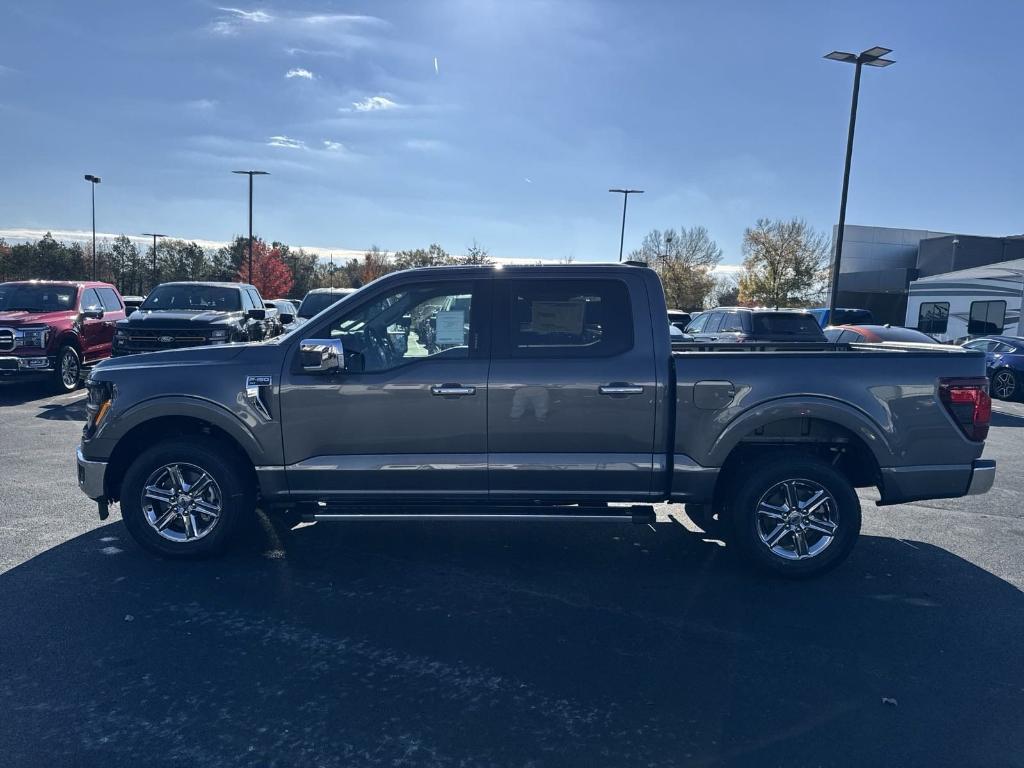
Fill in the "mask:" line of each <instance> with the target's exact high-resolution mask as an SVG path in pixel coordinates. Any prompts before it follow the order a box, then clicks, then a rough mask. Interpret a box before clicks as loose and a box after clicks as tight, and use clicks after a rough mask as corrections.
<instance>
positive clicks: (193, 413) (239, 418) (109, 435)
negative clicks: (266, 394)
mask: <svg viewBox="0 0 1024 768" xmlns="http://www.w3.org/2000/svg"><path fill="white" fill-rule="evenodd" d="M164 417H174V418H194V419H199V420H201V421H205V422H207V423H209V424H212V425H213V426H215V427H217V428H219V429H221V430H223V431H224V432H225V433H227V434H228V435H229V436H230V437H231V438H233V439H234V440H235V442H236V443H238V445H239V447H240V448H241V449H242V450H243V451H245V453H246V455H247V456H248V457H249V459H250V460H251V461H252V463H253V465H259V464H267V463H272V461H271V457H272V456H273V455H274V446H270V445H263V444H262V443H261V442H260V440H259V438H258V437H257V436H256V435H255V434H254V432H253V430H252V429H251V427H250V425H249V424H247V423H246V422H245V421H244V420H243V419H244V418H248V419H252V420H253V422H254V424H256V423H258V416H257V415H256V414H255V413H252V412H241V414H240V415H239V414H235V413H233V412H232V411H229V410H228V409H227V408H225V407H224V406H222V405H220V404H219V403H216V402H214V401H212V400H206V399H204V398H201V397H194V396H189V395H173V396H161V397H156V398H152V399H149V400H144V401H142V402H141V403H136V404H135V405H132V406H130V407H129V408H128V409H127V410H126V411H124V412H123V413H120V414H117V415H116V418H113V419H111V420H110V421H108V422H107V423H105V424H104V425H103V429H102V430H101V431H100V432H99V433H98V434H97V435H96V438H97V440H96V442H99V441H102V442H104V443H107V444H108V445H110V446H111V447H112V446H113V445H115V444H116V443H117V442H118V441H119V440H120V439H121V438H123V437H124V436H125V435H126V434H128V433H129V432H131V430H133V429H134V428H135V427H138V426H139V425H141V424H144V423H145V422H147V421H152V420H153V419H158V418H164Z"/></svg>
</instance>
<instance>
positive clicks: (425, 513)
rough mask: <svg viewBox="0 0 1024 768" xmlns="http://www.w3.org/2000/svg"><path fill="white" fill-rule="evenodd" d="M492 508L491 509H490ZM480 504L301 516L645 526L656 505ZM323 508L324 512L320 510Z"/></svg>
mask: <svg viewBox="0 0 1024 768" xmlns="http://www.w3.org/2000/svg"><path fill="white" fill-rule="evenodd" d="M488 509H492V511H488ZM601 509H602V510H603V511H600V512H598V511H597V508H595V507H539V508H538V507H495V508H488V507H477V508H475V509H474V510H473V511H464V512H463V511H459V512H456V511H451V512H438V511H435V510H434V509H432V508H429V507H428V508H427V509H424V510H422V511H419V512H417V511H412V510H408V508H405V509H404V510H403V511H400V512H399V511H395V512H381V511H380V508H376V509H374V508H368V509H367V508H364V509H357V508H349V509H347V510H346V511H345V512H334V511H328V509H326V508H324V507H320V508H315V507H314V510H316V511H310V512H304V513H303V514H302V515H301V517H302V519H303V520H304V521H307V522H319V521H324V522H329V521H346V520H348V521H352V520H373V521H381V520H402V521H410V520H477V521H486V520H509V521H517V522H518V521H524V522H528V521H531V520H536V521H550V522H568V521H575V522H579V523H601V522H610V523H636V524H639V525H645V524H647V523H653V522H654V520H655V515H654V507H652V506H650V505H649V504H645V505H634V506H628V507H602V508H601ZM320 510H323V511H320Z"/></svg>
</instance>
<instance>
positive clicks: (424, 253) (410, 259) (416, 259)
mask: <svg viewBox="0 0 1024 768" xmlns="http://www.w3.org/2000/svg"><path fill="white" fill-rule="evenodd" d="M451 263H453V259H452V256H451V254H449V253H448V251H446V250H445V249H444V248H442V247H441V246H440V245H438V244H437V243H431V244H430V245H429V246H428V247H426V248H416V249H414V250H411V251H409V250H407V251H397V252H396V253H395V267H397V268H398V269H412V268H413V267H438V266H442V265H444V264H451Z"/></svg>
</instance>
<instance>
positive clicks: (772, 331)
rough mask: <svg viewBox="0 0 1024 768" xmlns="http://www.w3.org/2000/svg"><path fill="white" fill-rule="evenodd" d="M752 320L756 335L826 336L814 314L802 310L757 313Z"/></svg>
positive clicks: (812, 337)
mask: <svg viewBox="0 0 1024 768" xmlns="http://www.w3.org/2000/svg"><path fill="white" fill-rule="evenodd" d="M752 321H753V329H754V334H755V335H761V336H804V337H806V338H809V339H821V340H823V339H824V338H825V336H824V334H823V333H822V332H821V326H819V325H818V321H817V320H815V319H814V316H813V315H809V314H804V313H802V312H763V313H757V314H755V315H754V316H753V318H752Z"/></svg>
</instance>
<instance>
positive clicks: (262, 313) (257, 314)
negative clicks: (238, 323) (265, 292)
mask: <svg viewBox="0 0 1024 768" xmlns="http://www.w3.org/2000/svg"><path fill="white" fill-rule="evenodd" d="M245 315H246V317H249V318H251V319H253V320H266V319H267V310H265V309H250V310H249V311H248V312H246V313H245Z"/></svg>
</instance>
